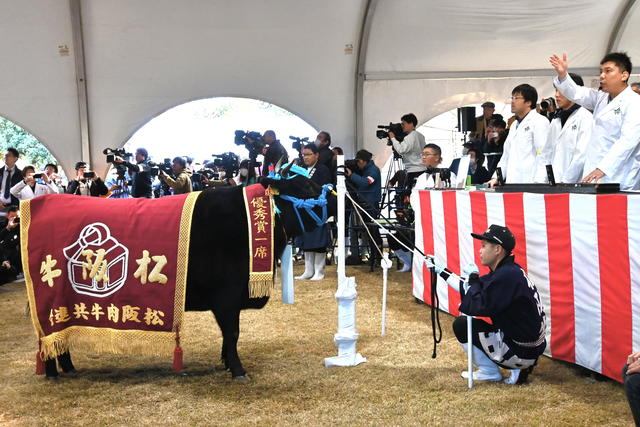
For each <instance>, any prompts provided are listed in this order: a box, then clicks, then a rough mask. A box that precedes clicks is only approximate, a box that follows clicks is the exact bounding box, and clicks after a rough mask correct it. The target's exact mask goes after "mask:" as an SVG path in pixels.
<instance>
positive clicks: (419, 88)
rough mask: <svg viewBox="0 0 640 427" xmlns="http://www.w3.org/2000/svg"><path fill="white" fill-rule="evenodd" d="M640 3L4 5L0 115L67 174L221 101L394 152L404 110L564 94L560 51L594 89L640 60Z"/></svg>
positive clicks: (0, 12)
mask: <svg viewBox="0 0 640 427" xmlns="http://www.w3.org/2000/svg"><path fill="white" fill-rule="evenodd" d="M639 9H640V7H638V5H637V3H636V2H635V0H625V1H621V0H613V1H610V2H601V1H595V0H581V1H576V2H569V3H564V4H562V3H558V2H556V1H550V0H538V1H504V0H500V1H499V0H492V1H486V2H482V3H477V2H469V1H461V0H452V1H448V2H436V1H431V0H430V1H419V0H325V1H322V2H318V1H311V0H275V1H270V2H266V1H258V0H235V1H233V2H231V1H224V0H185V1H180V2H176V1H170V0H136V1H131V0H129V1H126V0H110V1H98V0H69V1H63V0H24V1H20V2H16V1H12V0H0V36H1V37H2V40H3V41H4V46H5V49H4V55H3V65H4V66H3V67H0V78H1V79H2V82H3V87H4V90H3V91H2V93H0V116H3V117H5V118H7V119H9V120H12V121H14V122H16V123H17V124H19V125H20V126H22V127H24V128H25V129H27V130H28V131H29V132H31V133H32V134H33V135H34V136H36V137H37V138H38V139H39V140H40V141H41V142H43V143H44V144H45V145H46V146H47V147H48V148H49V150H50V151H51V152H52V153H53V154H54V156H56V157H57V158H58V159H59V160H60V162H61V163H62V164H63V166H64V167H65V168H66V169H67V170H69V169H70V168H71V167H72V166H73V164H74V163H75V161H77V160H80V159H84V160H89V161H90V162H91V163H92V164H93V165H94V167H96V168H97V169H98V170H101V168H103V169H102V170H106V169H105V168H104V167H105V164H104V156H103V155H102V150H103V149H104V148H106V147H114V146H121V145H123V144H124V143H125V142H126V140H127V139H128V138H129V137H130V136H131V135H132V134H133V133H134V132H135V131H136V130H137V129H138V128H140V127H141V126H142V125H144V124H145V123H146V122H147V121H148V120H150V119H151V118H153V117H155V116H156V115H158V114H160V113H162V112H163V111H165V110H167V109H169V108H171V107H174V106H176V105H179V104H182V103H184V102H187V101H190V100H194V99H200V98H208V97H216V96H238V97H248V98H255V99H260V100H264V101H267V102H271V103H273V104H276V105H278V106H281V107H283V108H285V109H287V110H289V111H291V112H293V113H294V114H297V115H298V116H300V117H301V118H302V119H304V120H306V121H307V122H309V123H310V124H311V125H312V126H314V127H315V128H318V129H326V130H328V131H330V132H331V133H332V135H333V139H334V142H335V144H336V145H340V146H342V147H344V148H345V150H346V151H347V153H348V154H353V153H354V152H355V150H356V149H358V148H362V147H364V148H367V149H369V150H371V151H373V152H374V153H379V154H381V153H384V144H382V143H380V142H378V141H377V140H375V138H374V137H373V134H374V130H375V125H376V124H378V123H384V122H389V121H390V120H394V121H397V120H398V119H399V118H400V116H401V115H402V114H404V113H407V112H414V113H415V114H416V115H417V116H418V119H419V120H420V122H421V123H423V122H425V121H427V120H428V119H430V118H432V117H434V116H436V115H438V114H439V113H442V112H443V111H447V110H449V109H451V108H455V107H458V106H462V105H466V104H471V103H477V102H481V101H484V100H487V99H488V100H493V101H504V99H505V98H506V97H507V96H508V95H509V94H510V92H511V89H512V88H513V87H514V86H515V85H517V84H519V83H523V82H528V83H530V84H533V85H534V86H536V87H537V88H538V89H539V91H540V93H541V94H543V95H545V96H548V95H551V94H552V88H551V80H550V76H551V75H552V74H553V71H552V70H551V69H550V68H549V66H548V63H547V58H548V56H549V54H550V53H553V52H567V53H568V54H569V58H570V65H571V68H572V70H577V71H578V72H580V73H582V74H583V76H586V77H588V78H587V79H586V81H587V84H589V83H590V82H591V81H592V79H593V78H594V76H596V75H597V68H598V63H599V60H600V58H601V57H602V56H603V55H604V54H605V53H606V52H608V51H610V50H623V51H627V52H628V53H629V55H630V56H631V58H632V60H634V59H635V61H636V62H637V63H638V65H639V66H640V46H639V45H638V44H637V43H633V41H634V40H638V36H640V25H639V24H640V10H639ZM250 127H251V124H250V123H247V128H250ZM230 137H231V136H230ZM178 143H180V144H185V143H188V141H179V142H178Z"/></svg>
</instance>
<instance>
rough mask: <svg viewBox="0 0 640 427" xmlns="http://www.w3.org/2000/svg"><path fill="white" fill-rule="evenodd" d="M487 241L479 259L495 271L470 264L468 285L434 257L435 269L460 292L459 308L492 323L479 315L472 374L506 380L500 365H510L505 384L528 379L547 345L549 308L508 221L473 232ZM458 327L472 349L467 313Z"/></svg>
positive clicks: (477, 377) (460, 337)
mask: <svg viewBox="0 0 640 427" xmlns="http://www.w3.org/2000/svg"><path fill="white" fill-rule="evenodd" d="M471 236H472V237H473V238H475V239H479V240H481V241H482V247H481V248H480V261H481V263H482V265H484V266H486V267H489V270H490V272H489V273H488V274H485V275H484V276H481V277H480V276H478V272H479V270H478V267H477V266H476V265H475V264H470V265H468V266H466V267H465V268H464V269H463V272H464V273H465V275H467V276H468V277H469V286H468V288H467V289H465V283H464V282H463V281H462V280H461V279H460V278H458V277H456V276H455V274H453V273H452V272H451V271H449V270H448V269H446V267H444V265H443V264H442V262H441V261H439V260H438V259H436V258H433V259H432V260H433V268H434V269H435V271H436V273H437V274H439V275H440V276H441V277H442V278H443V279H445V280H446V281H447V284H448V285H449V286H451V287H452V288H453V289H455V290H456V291H459V292H460V296H461V304H460V311H461V312H462V313H464V314H466V315H469V316H484V317H489V318H490V319H491V322H492V323H491V324H489V323H487V322H485V321H484V320H481V319H476V318H474V319H473V320H472V322H473V335H472V337H471V342H472V345H473V362H474V363H475V365H476V366H477V368H478V370H476V371H474V372H473V379H474V380H478V381H502V373H501V372H500V367H503V368H506V369H510V370H511V374H510V376H509V377H508V378H506V379H505V381H504V382H505V383H506V384H523V383H524V382H525V381H526V380H527V377H528V375H529V374H530V373H531V371H532V370H533V367H534V365H535V364H536V362H537V360H538V357H540V356H541V355H542V353H543V352H544V349H545V348H546V345H547V343H546V339H545V314H544V309H543V307H542V304H541V303H540V296H539V295H538V290H537V289H536V287H535V285H534V284H533V283H532V282H531V280H530V279H529V278H528V277H527V275H526V274H525V272H524V270H522V267H520V266H519V265H518V264H516V263H515V261H514V256H513V255H512V254H511V252H512V251H513V248H514V247H515V245H516V241H515V238H514V237H513V234H512V233H511V231H509V229H508V228H507V227H502V226H499V225H495V224H494V225H491V226H490V227H489V229H487V231H485V232H484V233H483V234H474V233H471ZM453 332H454V333H455V335H456V338H457V339H458V342H460V344H461V345H462V348H463V349H464V350H465V351H466V352H468V351H469V339H468V337H467V319H466V317H465V316H460V317H458V318H457V319H455V320H454V322H453ZM462 376H463V377H465V378H468V372H467V371H465V372H463V373H462Z"/></svg>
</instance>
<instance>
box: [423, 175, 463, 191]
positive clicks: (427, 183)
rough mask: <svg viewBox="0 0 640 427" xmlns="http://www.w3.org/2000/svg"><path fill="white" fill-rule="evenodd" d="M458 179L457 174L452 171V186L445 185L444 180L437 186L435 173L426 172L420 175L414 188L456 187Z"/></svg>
mask: <svg viewBox="0 0 640 427" xmlns="http://www.w3.org/2000/svg"><path fill="white" fill-rule="evenodd" d="M456 180H457V178H456V174H455V173H453V172H451V180H450V181H451V187H444V182H441V183H440V185H439V186H438V187H436V182H435V181H434V179H433V175H432V174H430V173H426V172H425V173H423V174H422V175H420V176H418V179H416V185H415V186H414V187H413V188H414V189H416V190H425V189H427V188H456Z"/></svg>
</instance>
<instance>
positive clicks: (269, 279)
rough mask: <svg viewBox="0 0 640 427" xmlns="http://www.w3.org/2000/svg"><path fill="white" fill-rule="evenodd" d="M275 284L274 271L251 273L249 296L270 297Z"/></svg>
mask: <svg viewBox="0 0 640 427" xmlns="http://www.w3.org/2000/svg"><path fill="white" fill-rule="evenodd" d="M273 286H274V280H273V272H272V271H264V272H259V273H255V272H254V273H249V298H262V297H270V296H271V289H272V288H273Z"/></svg>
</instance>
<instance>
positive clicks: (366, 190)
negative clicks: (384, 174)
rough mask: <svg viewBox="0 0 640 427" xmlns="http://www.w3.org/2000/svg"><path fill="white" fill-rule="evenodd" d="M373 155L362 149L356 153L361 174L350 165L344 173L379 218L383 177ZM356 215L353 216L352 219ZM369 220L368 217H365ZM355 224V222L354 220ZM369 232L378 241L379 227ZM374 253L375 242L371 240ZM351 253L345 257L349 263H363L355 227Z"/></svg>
mask: <svg viewBox="0 0 640 427" xmlns="http://www.w3.org/2000/svg"><path fill="white" fill-rule="evenodd" d="M372 157H373V155H372V154H371V153H370V152H368V151H367V150H360V151H358V152H357V153H356V165H357V167H358V169H359V174H358V173H354V171H353V170H351V169H350V168H349V167H345V172H344V174H345V175H346V177H347V183H348V184H351V186H352V187H355V193H356V194H355V197H354V199H356V200H357V201H358V203H360V204H361V206H362V207H363V208H364V209H365V210H366V211H367V212H368V213H369V215H371V216H372V217H374V218H377V217H378V215H379V214H380V209H379V204H380V199H381V186H382V183H381V177H380V169H379V168H378V166H376V165H375V163H373V161H371V158H372ZM353 218H354V217H353V216H352V219H353ZM364 220H365V221H368V220H369V219H368V218H364ZM352 226H353V222H352ZM369 232H371V234H372V235H373V238H374V240H375V241H376V242H378V241H379V239H380V234H379V232H378V228H377V227H369ZM370 244H371V246H372V249H371V253H372V255H373V244H374V242H370ZM350 246H351V255H350V256H349V257H348V258H346V259H345V262H346V264H347V265H357V264H362V258H361V256H360V253H359V251H358V238H357V233H356V232H355V229H354V228H352V229H351V235H350Z"/></svg>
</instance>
